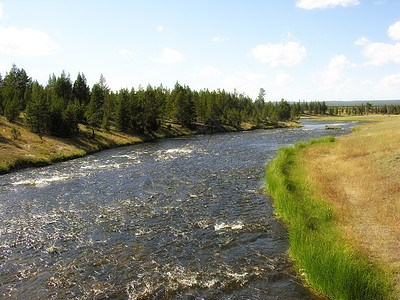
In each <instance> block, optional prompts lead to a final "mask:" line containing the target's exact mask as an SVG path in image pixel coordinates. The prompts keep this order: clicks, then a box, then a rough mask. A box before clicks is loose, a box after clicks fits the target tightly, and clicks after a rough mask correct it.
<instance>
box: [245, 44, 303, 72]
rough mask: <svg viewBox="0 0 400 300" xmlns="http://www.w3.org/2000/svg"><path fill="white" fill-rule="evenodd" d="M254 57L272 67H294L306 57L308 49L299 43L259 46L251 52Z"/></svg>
mask: <svg viewBox="0 0 400 300" xmlns="http://www.w3.org/2000/svg"><path fill="white" fill-rule="evenodd" d="M251 53H252V55H253V57H254V58H255V59H256V60H258V61H260V62H262V63H268V64H270V65H271V67H276V66H278V65H285V66H294V65H297V64H299V63H300V62H301V61H302V60H303V58H304V57H305V56H306V48H305V47H304V46H300V44H299V43H297V42H288V43H287V44H271V43H268V44H266V45H258V46H257V47H255V48H253V49H252V50H251Z"/></svg>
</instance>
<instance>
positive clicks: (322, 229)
mask: <svg viewBox="0 0 400 300" xmlns="http://www.w3.org/2000/svg"><path fill="white" fill-rule="evenodd" d="M334 140H335V139H334V138H333V137H324V138H321V139H319V140H315V139H312V140H310V141H308V142H307V143H304V142H298V143H296V145H295V146H294V147H285V148H281V149H279V150H278V155H277V157H276V158H275V159H274V160H272V161H271V162H270V163H269V164H268V165H267V170H266V186H267V190H268V192H269V193H270V194H271V195H272V196H273V197H274V200H275V202H274V205H275V209H276V212H277V214H278V215H279V216H280V217H281V218H282V219H283V220H284V222H285V223H286V224H287V226H288V229H289V240H290V248H289V254H290V256H291V257H292V259H293V261H294V263H295V266H296V268H297V270H298V273H299V274H300V275H301V276H302V278H303V279H304V280H305V281H306V282H307V283H308V284H310V285H311V286H312V287H313V288H314V289H315V290H316V291H317V292H318V293H321V294H323V295H325V296H327V297H329V298H332V299H390V298H391V295H392V291H393V282H392V281H391V279H390V278H389V275H388V274H386V273H385V272H384V271H383V269H382V268H381V267H380V266H378V265H376V264H373V263H371V262H370V261H369V260H368V259H367V257H366V256H364V255H363V254H362V253H359V252H355V251H353V250H352V248H351V247H350V246H349V245H348V244H346V242H345V240H344V239H343V238H342V237H341V234H340V232H339V231H338V230H337V228H336V227H335V218H334V212H333V210H332V209H331V207H330V206H329V205H328V204H327V203H326V202H325V201H323V200H322V199H317V198H316V197H314V196H313V190H312V186H310V185H309V184H308V182H307V180H306V174H305V172H304V170H303V169H302V161H301V155H300V154H301V152H302V151H303V150H304V149H305V148H306V147H309V146H310V145H313V144H317V143H331V142H333V141H334Z"/></svg>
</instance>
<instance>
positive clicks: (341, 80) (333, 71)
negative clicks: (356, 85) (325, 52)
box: [318, 55, 356, 90]
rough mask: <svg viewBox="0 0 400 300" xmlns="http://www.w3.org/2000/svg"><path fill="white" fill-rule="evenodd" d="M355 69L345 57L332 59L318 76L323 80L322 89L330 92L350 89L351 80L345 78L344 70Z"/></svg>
mask: <svg viewBox="0 0 400 300" xmlns="http://www.w3.org/2000/svg"><path fill="white" fill-rule="evenodd" d="M354 67H356V65H355V64H354V63H351V62H350V61H349V60H348V59H347V57H346V56H344V55H336V56H334V57H332V59H331V61H330V62H329V64H328V66H327V67H326V68H325V69H324V70H323V71H321V72H319V74H318V75H319V78H320V79H321V80H322V82H321V84H320V87H321V89H325V90H330V89H340V88H346V87H349V85H350V84H351V79H350V78H346V77H345V75H344V70H345V69H348V68H354Z"/></svg>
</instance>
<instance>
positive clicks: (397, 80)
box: [376, 73, 400, 93]
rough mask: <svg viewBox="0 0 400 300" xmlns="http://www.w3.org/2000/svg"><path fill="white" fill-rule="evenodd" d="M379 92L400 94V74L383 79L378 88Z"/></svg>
mask: <svg viewBox="0 0 400 300" xmlns="http://www.w3.org/2000/svg"><path fill="white" fill-rule="evenodd" d="M376 89H377V90H378V91H379V92H393V91H395V92H397V93H399V92H400V73H397V74H391V75H388V76H386V77H384V78H382V79H381V80H380V81H379V83H378V84H377V86H376Z"/></svg>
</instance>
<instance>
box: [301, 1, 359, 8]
mask: <svg viewBox="0 0 400 300" xmlns="http://www.w3.org/2000/svg"><path fill="white" fill-rule="evenodd" d="M358 4H360V2H359V1H358V0H299V1H297V3H296V6H297V7H300V8H304V9H314V8H327V7H335V6H342V7H346V6H352V5H358Z"/></svg>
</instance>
